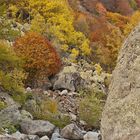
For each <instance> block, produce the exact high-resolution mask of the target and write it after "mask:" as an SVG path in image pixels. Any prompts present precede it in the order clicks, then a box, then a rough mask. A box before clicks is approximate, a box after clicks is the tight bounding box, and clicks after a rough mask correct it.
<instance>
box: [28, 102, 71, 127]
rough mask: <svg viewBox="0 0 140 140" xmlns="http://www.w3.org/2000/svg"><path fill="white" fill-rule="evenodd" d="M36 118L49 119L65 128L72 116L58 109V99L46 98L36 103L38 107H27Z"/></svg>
mask: <svg viewBox="0 0 140 140" xmlns="http://www.w3.org/2000/svg"><path fill="white" fill-rule="evenodd" d="M26 110H28V111H29V112H30V113H31V114H32V115H33V117H34V118H35V119H41V120H47V121H50V122H51V123H53V124H54V125H56V126H57V127H59V128H63V127H64V126H66V125H67V124H69V123H70V117H69V116H67V115H64V114H61V113H60V111H59V110H58V103H57V101H56V100H52V99H45V100H44V101H42V102H41V103H37V104H36V109H35V108H34V109H33V110H31V109H29V108H27V109H26Z"/></svg>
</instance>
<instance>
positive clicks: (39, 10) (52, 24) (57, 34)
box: [10, 0, 91, 60]
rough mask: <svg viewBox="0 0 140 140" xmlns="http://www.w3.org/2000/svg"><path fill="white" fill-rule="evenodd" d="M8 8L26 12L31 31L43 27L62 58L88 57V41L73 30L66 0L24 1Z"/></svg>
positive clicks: (80, 33)
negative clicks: (28, 14) (28, 15)
mask: <svg viewBox="0 0 140 140" xmlns="http://www.w3.org/2000/svg"><path fill="white" fill-rule="evenodd" d="M10 7H11V9H12V7H13V11H14V9H16V8H17V9H21V8H22V9H24V10H26V11H28V12H29V13H30V16H31V17H32V21H31V28H32V29H33V28H34V29H33V31H37V30H38V29H35V28H36V27H39V30H40V29H41V28H40V27H43V30H44V31H45V34H46V36H47V38H48V39H49V40H51V42H52V43H53V45H54V46H56V47H57V49H58V50H59V51H60V52H61V55H62V56H65V54H66V53H67V54H68V56H66V57H67V58H69V59H72V60H77V59H79V58H81V57H87V56H88V55H90V50H91V49H90V47H89V40H88V39H87V37H86V36H85V35H84V34H83V33H82V32H80V31H76V30H75V28H74V25H73V24H74V16H73V12H72V10H71V8H70V7H69V5H68V3H67V0H61V2H60V1H59V0H45V1H40V0H36V1H34V0H29V1H27V0H24V1H21V2H19V3H17V4H16V5H14V4H13V5H11V6H10ZM15 11H18V10H15ZM15 13H16V12H15ZM38 15H39V16H40V17H39V18H38V17H37V16H38ZM39 20H40V21H39ZM38 21H39V22H38ZM41 21H42V22H41ZM44 21H45V22H44ZM37 24H38V25H37ZM44 26H45V27H44ZM41 30H42V29H41ZM43 30H42V31H43ZM42 31H37V32H42ZM73 49H75V50H76V51H73ZM73 52H78V53H76V54H77V55H76V54H72V53H73Z"/></svg>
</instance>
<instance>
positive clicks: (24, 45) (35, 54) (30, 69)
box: [14, 32, 61, 87]
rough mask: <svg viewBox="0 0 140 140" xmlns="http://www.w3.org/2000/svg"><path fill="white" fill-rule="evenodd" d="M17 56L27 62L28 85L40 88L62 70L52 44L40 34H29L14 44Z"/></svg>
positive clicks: (25, 66)
mask: <svg viewBox="0 0 140 140" xmlns="http://www.w3.org/2000/svg"><path fill="white" fill-rule="evenodd" d="M14 50H15V52H16V53H17V55H18V56H19V57H21V58H23V60H24V61H25V64H24V69H25V71H26V72H27V73H28V78H27V81H26V84H27V85H28V86H32V87H38V86H39V83H42V82H44V81H46V79H47V78H48V77H49V76H52V75H54V74H56V73H57V72H58V71H59V70H60V68H61V60H60V57H59V55H58V54H57V52H56V50H55V49H54V48H53V47H52V45H51V44H50V42H49V41H48V40H47V39H46V38H45V37H43V36H41V35H40V34H38V33H34V32H31V33H27V34H25V35H24V36H23V37H20V38H18V39H17V40H16V41H15V43H14Z"/></svg>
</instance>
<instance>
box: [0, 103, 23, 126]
mask: <svg viewBox="0 0 140 140" xmlns="http://www.w3.org/2000/svg"><path fill="white" fill-rule="evenodd" d="M21 118H22V116H21V114H20V111H19V106H17V105H11V106H8V107H7V108H5V109H3V110H2V111H0V126H3V125H4V124H18V123H19V121H20V120H21Z"/></svg>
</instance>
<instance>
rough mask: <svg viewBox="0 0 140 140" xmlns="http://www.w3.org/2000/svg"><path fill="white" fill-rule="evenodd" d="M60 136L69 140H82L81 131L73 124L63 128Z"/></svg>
mask: <svg viewBox="0 0 140 140" xmlns="http://www.w3.org/2000/svg"><path fill="white" fill-rule="evenodd" d="M61 135H62V137H63V138H65V139H70V140H82V139H83V133H82V131H81V129H79V128H78V126H77V125H75V124H69V125H67V126H65V127H64V128H63V129H62V130H61Z"/></svg>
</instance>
